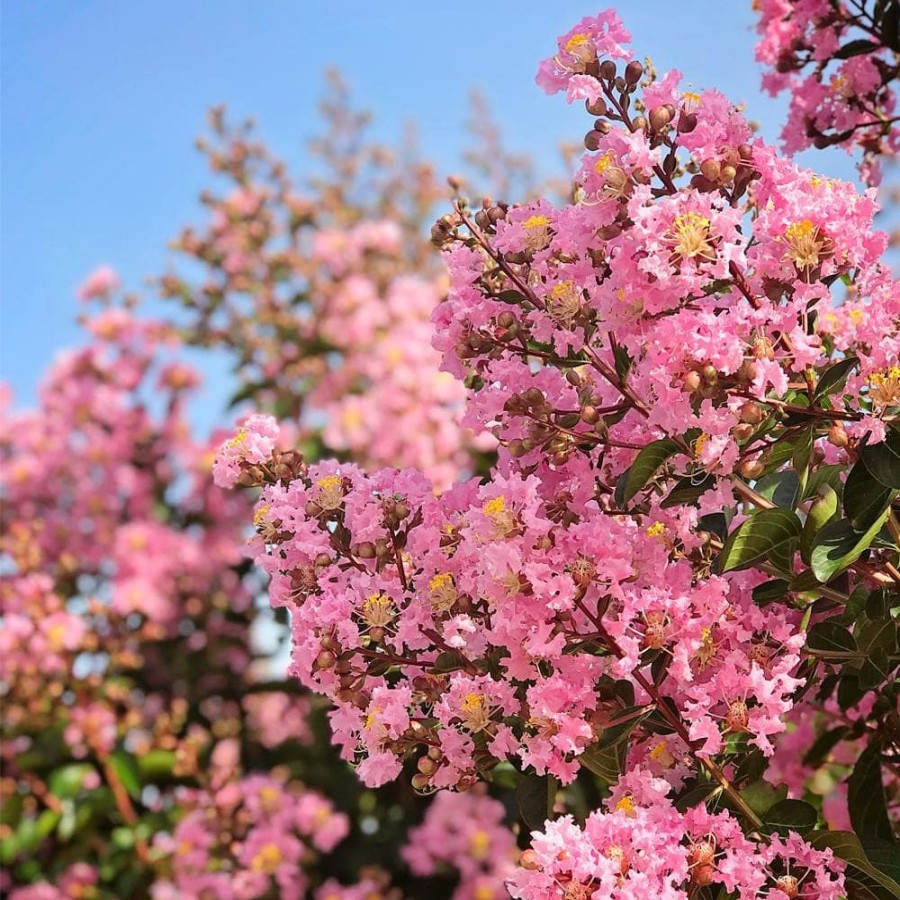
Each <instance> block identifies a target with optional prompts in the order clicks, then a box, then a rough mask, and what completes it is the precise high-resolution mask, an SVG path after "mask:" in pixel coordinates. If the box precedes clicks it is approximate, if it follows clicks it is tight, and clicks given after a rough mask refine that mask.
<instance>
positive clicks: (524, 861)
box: [519, 848, 541, 872]
mask: <svg viewBox="0 0 900 900" xmlns="http://www.w3.org/2000/svg"><path fill="white" fill-rule="evenodd" d="M519 865H520V866H521V867H522V868H523V869H528V870H529V871H530V872H534V871H536V870H537V869H540V867H541V864H540V861H539V860H538V855H537V853H535V852H534V850H532V849H530V848H529V849H528V850H523V851H522V855H521V856H520V857H519Z"/></svg>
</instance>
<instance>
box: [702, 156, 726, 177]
mask: <svg viewBox="0 0 900 900" xmlns="http://www.w3.org/2000/svg"><path fill="white" fill-rule="evenodd" d="M700 171H701V172H702V173H703V177H704V178H708V179H709V180H710V181H718V180H719V175H720V174H721V171H722V167H721V166H720V165H719V161H718V160H717V159H704V160H703V162H702V163H700Z"/></svg>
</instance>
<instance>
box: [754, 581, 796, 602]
mask: <svg viewBox="0 0 900 900" xmlns="http://www.w3.org/2000/svg"><path fill="white" fill-rule="evenodd" d="M790 586H791V584H790V582H789V581H786V580H785V579H784V578H773V579H772V580H771V581H764V582H763V583H762V584H758V585H757V586H756V587H755V588H753V602H754V603H756V604H757V605H758V606H765V604H766V603H771V602H772V601H773V600H780V599H781V598H782V597H784V595H785V594H786V593H787V592H788V590H789V588H790Z"/></svg>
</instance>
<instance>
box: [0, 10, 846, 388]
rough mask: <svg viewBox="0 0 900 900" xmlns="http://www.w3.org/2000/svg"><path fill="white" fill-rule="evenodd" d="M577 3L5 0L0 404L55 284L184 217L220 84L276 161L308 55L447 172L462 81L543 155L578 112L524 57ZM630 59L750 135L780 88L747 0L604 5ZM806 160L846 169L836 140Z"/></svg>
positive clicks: (125, 253)
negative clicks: (737, 118) (749, 127)
mask: <svg viewBox="0 0 900 900" xmlns="http://www.w3.org/2000/svg"><path fill="white" fill-rule="evenodd" d="M599 8H600V7H599V5H598V6H594V5H592V4H591V3H590V2H573V0H556V2H553V3H536V2H535V3H530V2H522V0H518V2H513V0H480V2H476V0H454V2H453V3H448V4H439V3H436V2H428V0H425V2H421V0H420V2H412V0H394V2H381V3H362V2H346V0H345V2H334V3H312V2H309V0H265V2H252V0H154V2H152V3H139V2H122V0H40V2H30V0H10V2H8V3H6V4H5V5H4V8H3V14H4V15H3V23H2V36H0V40H2V82H3V112H2V116H3V118H2V222H0V234H2V245H0V254H2V258H0V313H2V318H0V372H2V376H3V378H4V380H6V381H8V382H10V383H11V384H12V386H13V388H14V391H15V393H16V396H17V400H18V403H19V404H29V403H31V402H33V398H34V391H35V387H36V385H37V383H38V380H39V378H40V375H41V373H42V371H43V370H44V369H45V368H46V366H47V364H48V363H49V362H50V361H51V360H52V357H53V355H54V353H55V352H56V351H58V350H59V349H61V348H63V347H66V346H70V345H72V344H73V343H77V342H79V341H80V339H81V338H80V333H79V330H78V328H77V326H76V325H75V324H74V317H75V315H76V314H77V312H78V304H77V301H76V300H75V299H74V295H73V291H74V288H75V286H76V285H77V284H78V282H79V281H80V280H81V279H82V278H83V277H84V276H85V275H86V274H87V273H88V272H90V271H91V270H92V269H93V268H94V267H95V266H96V265H97V264H99V263H104V262H105V263H109V264H111V265H112V266H114V267H115V268H116V269H117V270H118V271H119V272H120V273H121V275H122V277H123V279H124V281H125V284H126V285H127V286H128V287H129V288H132V289H137V288H140V287H141V285H142V284H143V282H144V279H145V278H146V277H147V276H149V275H153V274H158V273H160V272H162V271H163V270H164V268H165V264H166V260H167V258H168V254H167V250H166V243H167V241H169V240H170V239H171V238H172V237H174V236H175V234H176V233H177V232H178V230H179V229H180V227H181V226H182V225H184V224H186V223H187V222H189V221H191V220H194V221H196V220H197V219H198V218H199V213H198V207H197V203H196V196H197V194H198V192H199V190H200V189H202V188H203V187H204V186H206V185H207V184H208V177H207V175H206V173H205V171H204V167H203V163H202V160H201V158H200V156H199V154H198V153H197V152H196V151H195V150H194V148H193V140H194V137H195V136H196V135H197V133H198V132H199V131H200V130H201V129H202V127H203V122H204V113H205V110H206V109H207V108H208V107H209V106H210V105H212V104H216V103H221V102H225V103H227V104H228V106H229V107H230V109H231V111H232V113H233V114H234V115H235V116H238V115H239V116H241V117H243V116H246V115H253V116H255V117H256V119H257V121H258V123H259V128H260V133H261V134H262V135H263V136H264V137H265V138H266V139H267V140H268V141H269V143H270V144H271V145H272V147H273V148H274V150H275V151H276V152H277V153H278V154H279V155H281V156H282V157H284V158H286V159H288V161H290V162H292V163H295V164H296V165H295V169H299V168H302V165H303V162H304V157H303V151H302V148H303V144H304V141H305V139H306V138H307V137H308V136H309V135H310V133H311V132H313V131H315V130H316V129H315V124H316V123H315V103H316V100H317V98H318V96H319V94H320V92H321V88H322V84H323V80H322V73H323V71H324V70H325V68H326V67H327V66H329V65H336V66H337V67H339V68H340V69H341V70H342V72H343V73H344V74H345V76H346V77H347V79H348V81H349V83H350V85H351V88H352V90H353V95H354V97H355V100H356V102H357V103H358V104H360V105H363V106H365V107H368V108H370V109H372V110H373V112H374V113H375V116H376V121H377V129H376V133H377V134H378V135H379V137H382V138H384V139H386V140H391V139H392V138H394V137H398V136H399V135H400V134H401V133H402V130H403V127H404V123H406V122H409V121H412V122H415V123H416V124H417V126H418V131H419V135H420V140H421V143H422V145H423V149H424V151H425V153H426V155H428V156H429V157H431V158H433V159H434V160H435V161H436V162H437V164H438V166H439V168H440V170H442V171H444V172H450V171H453V170H454V169H455V168H456V166H457V160H458V154H459V150H460V147H461V145H462V144H463V128H462V126H463V123H464V122H465V119H466V115H467V97H468V93H469V90H470V88H472V87H474V86H478V87H480V88H481V89H482V90H483V92H484V94H485V95H486V97H487V99H488V101H489V102H490V103H491V105H492V107H493V110H494V113H495V117H496V119H497V120H498V122H499V123H500V124H501V125H502V126H503V129H504V132H505V135H506V139H507V142H508V144H509V145H510V146H511V147H512V148H515V149H522V150H526V151H528V152H529V153H530V154H531V155H532V156H533V157H534V158H535V160H536V161H537V162H538V164H539V165H541V166H544V167H547V168H549V167H551V166H556V165H557V149H556V148H557V146H558V143H559V142H560V141H561V140H573V139H576V140H577V138H578V137H579V136H580V135H581V134H582V133H583V132H584V130H585V128H586V126H587V124H588V122H587V119H586V117H585V116H584V113H583V110H582V109H580V108H578V109H570V108H567V107H566V106H565V104H564V102H562V100H561V98H559V97H556V98H548V97H546V96H544V95H543V94H542V93H541V92H540V90H539V89H538V88H537V87H536V86H535V84H534V71H535V68H536V65H537V63H538V61H539V60H540V59H541V58H542V57H544V56H547V55H549V53H550V51H551V50H552V48H553V47H554V38H555V36H556V35H557V34H559V33H561V32H563V31H565V30H567V29H568V28H569V27H570V26H571V25H572V24H574V22H576V21H577V20H578V19H579V18H581V17H582V16H584V15H589V14H593V13H595V12H596V11H597V9H599ZM618 8H619V10H620V13H621V14H622V16H623V18H624V19H625V22H626V24H627V25H628V27H629V28H630V29H631V31H632V33H633V35H634V37H635V48H636V51H637V54H638V55H639V56H641V57H643V56H644V55H650V56H651V58H652V59H653V61H654V63H655V64H656V66H657V68H658V69H659V70H660V71H661V72H662V71H665V70H666V69H669V68H673V67H674V68H679V69H681V70H682V71H683V72H684V74H685V76H686V78H687V79H688V80H689V81H690V82H692V83H693V84H694V85H695V86H698V87H709V86H716V87H719V88H720V89H721V90H723V91H724V92H725V93H726V94H728V95H729V96H731V97H732V98H734V99H736V100H744V101H746V102H747V104H748V112H749V114H750V116H751V118H754V119H756V120H758V121H759V122H760V123H761V125H762V131H763V134H764V135H765V136H766V137H768V138H769V139H774V138H775V137H776V136H777V133H778V129H779V126H780V122H781V121H782V118H783V115H784V103H783V102H776V101H773V100H771V99H769V98H768V97H765V96H763V95H762V94H761V93H760V91H759V69H758V67H757V66H756V64H755V63H754V62H753V44H754V34H753V31H752V26H753V17H752V14H751V11H750V2H749V0H729V2H727V3H722V2H721V0H718V2H712V0H691V2H687V0H629V2H623V3H620V4H619V5H618ZM816 165H817V167H819V168H821V169H823V170H825V171H827V172H828V173H829V174H832V175H837V176H842V177H851V176H852V169H851V165H850V162H849V160H848V158H846V157H844V156H842V155H840V154H837V153H832V154H831V155H818V157H817V160H816Z"/></svg>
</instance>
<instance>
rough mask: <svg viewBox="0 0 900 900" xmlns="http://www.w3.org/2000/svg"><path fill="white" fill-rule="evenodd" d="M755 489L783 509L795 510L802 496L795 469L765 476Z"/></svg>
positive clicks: (782, 470)
mask: <svg viewBox="0 0 900 900" xmlns="http://www.w3.org/2000/svg"><path fill="white" fill-rule="evenodd" d="M754 487H755V488H756V491H757V493H760V494H762V496H763V497H765V498H766V499H767V500H771V501H772V503H774V504H775V505H776V506H780V507H781V508H782V509H793V508H794V506H795V505H796V503H797V499H798V497H799V496H800V479H799V477H798V476H797V473H796V472H795V471H794V470H793V469H781V470H780V471H778V472H772V474H771V475H765V476H763V477H762V478H760V479H759V481H757V482H756V484H755V485H754Z"/></svg>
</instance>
